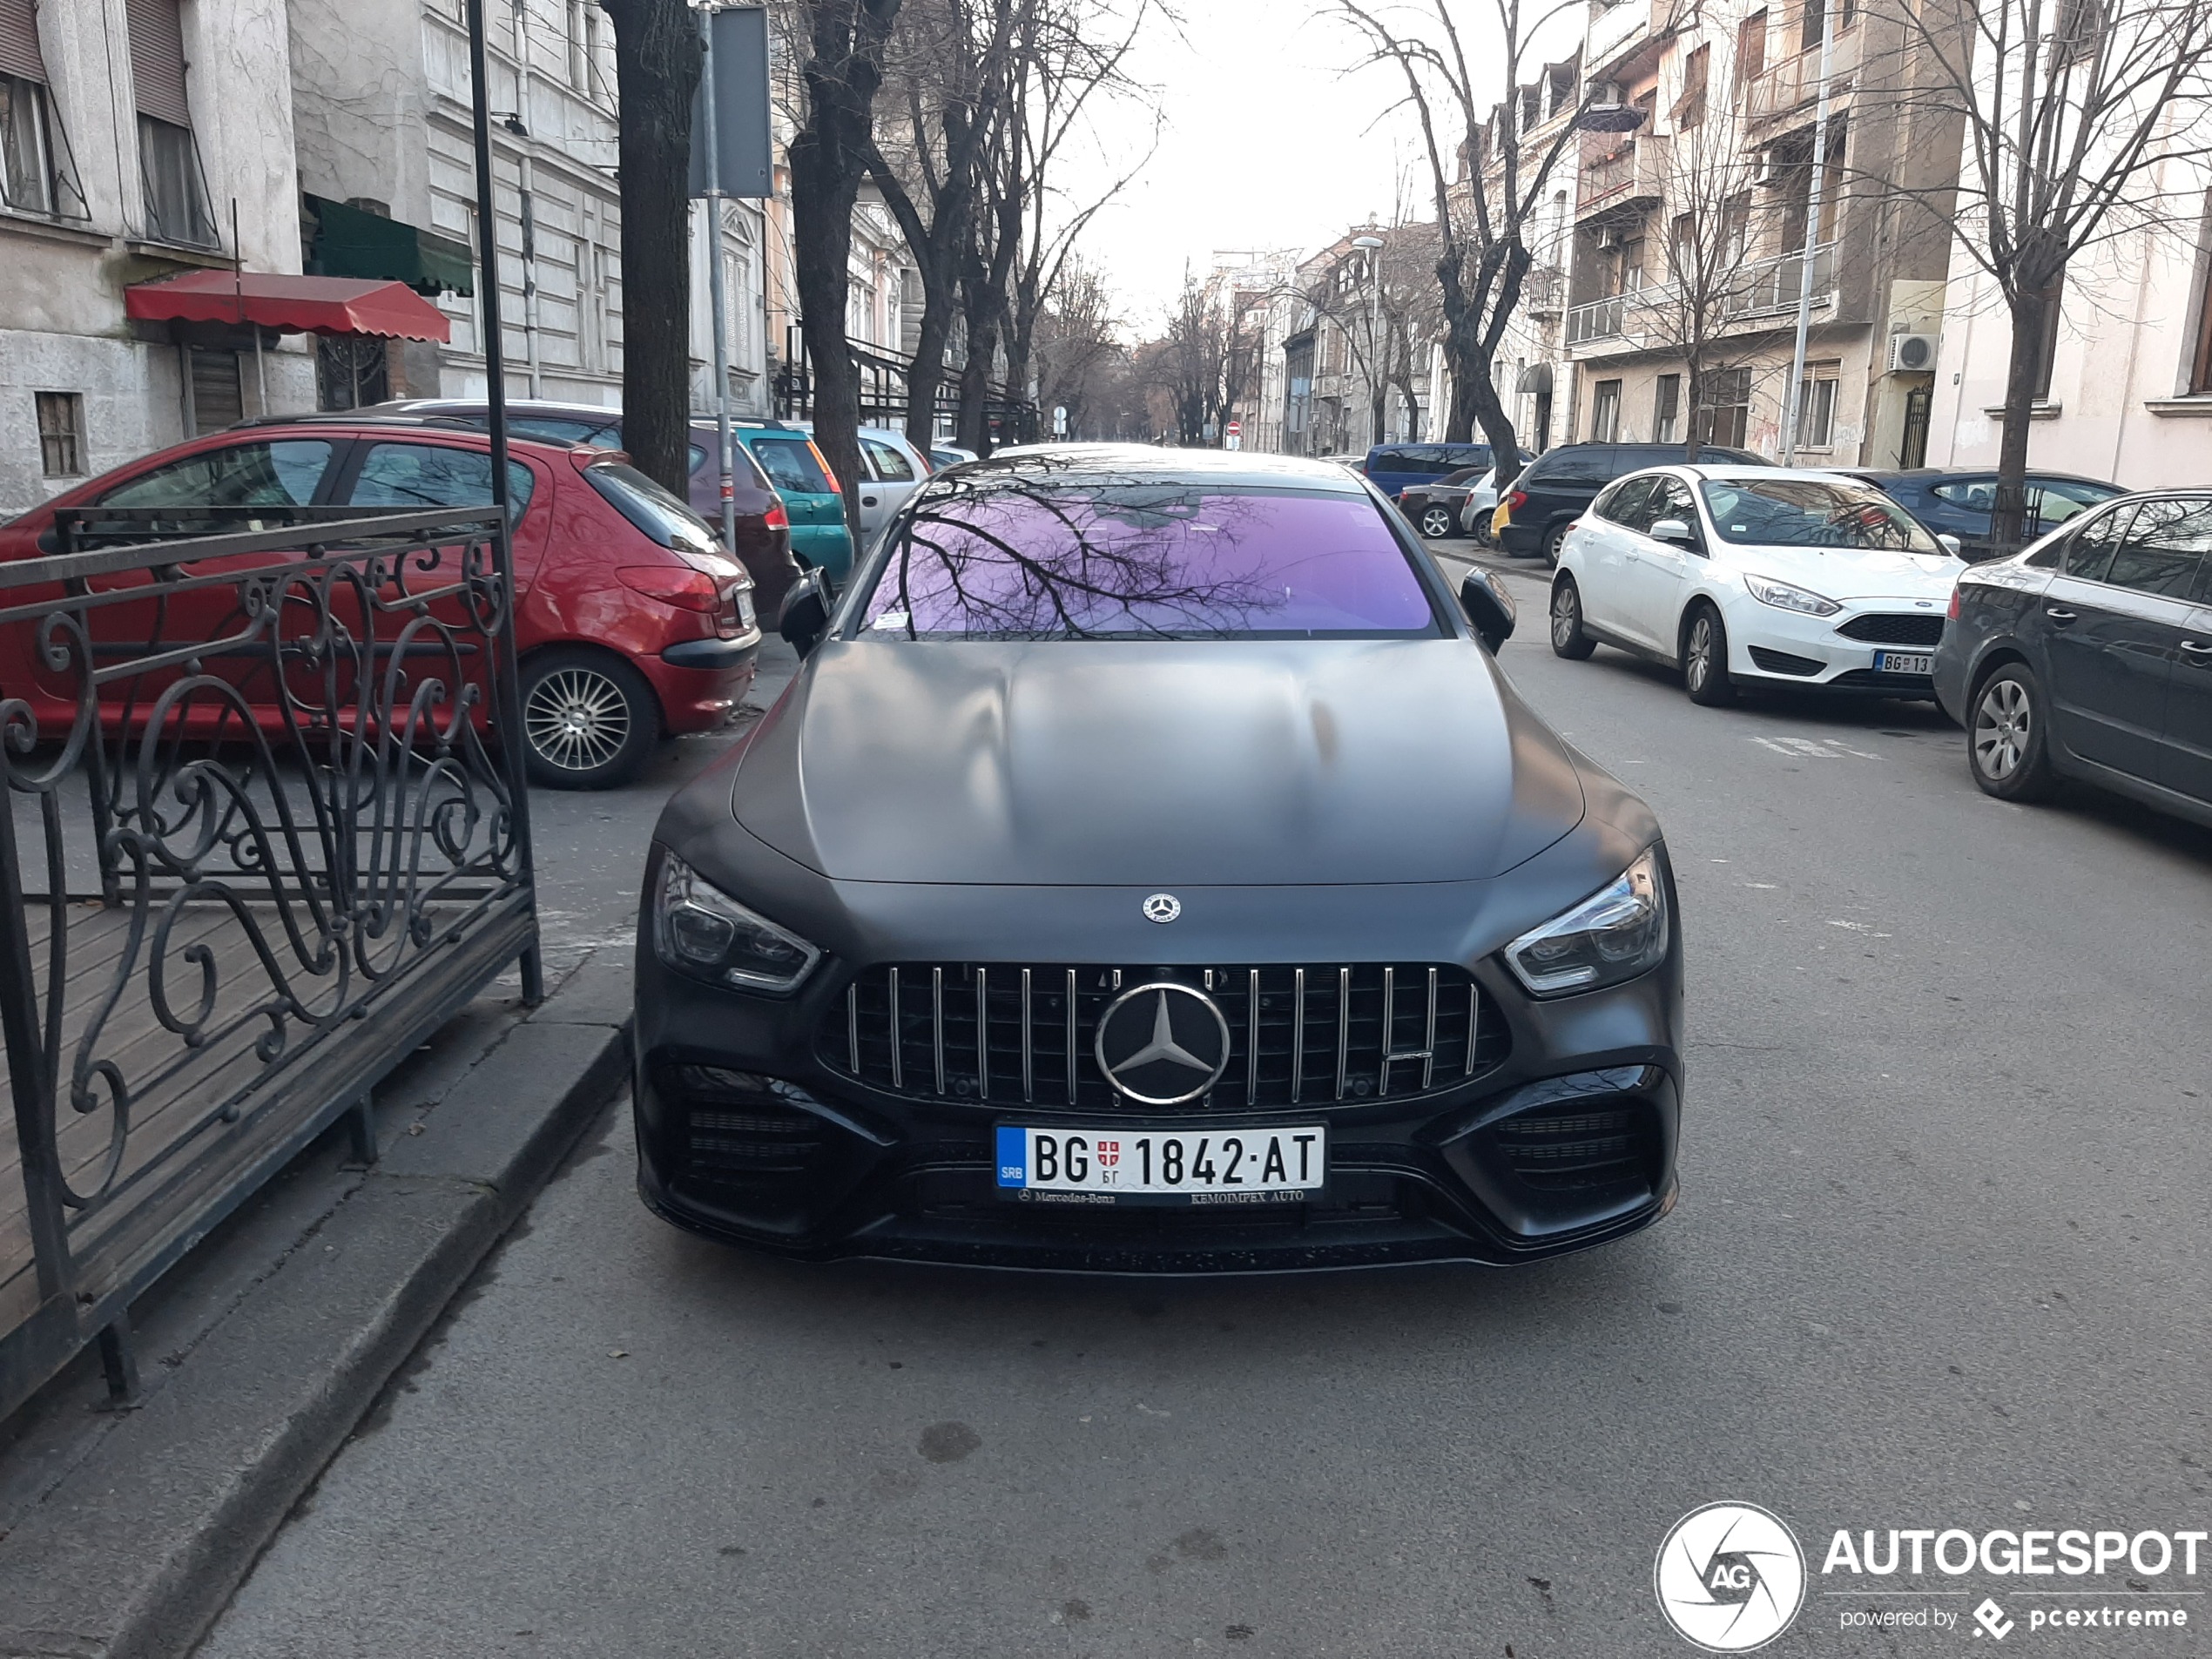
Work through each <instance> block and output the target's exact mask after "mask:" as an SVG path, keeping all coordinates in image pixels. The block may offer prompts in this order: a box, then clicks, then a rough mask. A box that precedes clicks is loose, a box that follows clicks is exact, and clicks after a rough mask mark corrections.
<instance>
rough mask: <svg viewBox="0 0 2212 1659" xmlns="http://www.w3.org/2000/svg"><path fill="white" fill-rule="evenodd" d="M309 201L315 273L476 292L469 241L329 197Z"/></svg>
mask: <svg viewBox="0 0 2212 1659" xmlns="http://www.w3.org/2000/svg"><path fill="white" fill-rule="evenodd" d="M307 210H308V211H309V212H312V213H313V214H314V217H315V236H314V243H313V244H312V245H311V246H309V248H308V252H307V260H308V266H309V270H310V273H312V274H314V275H317V276H334V277H370V278H375V279H379V280H384V281H388V282H404V283H406V284H407V285H408V287H410V288H413V289H414V290H415V292H416V293H459V294H473V293H475V292H476V260H475V254H474V253H471V252H470V251H469V245H468V244H467V243H466V242H457V241H455V240H454V239H453V238H451V237H449V236H440V235H438V234H437V233H435V232H434V231H426V230H420V229H417V228H416V227H415V226H413V225H409V224H408V223H406V222H405V221H404V220H401V219H386V218H384V217H383V216H382V215H381V214H379V213H370V212H363V211H362V210H361V209H360V208H358V207H348V206H346V204H345V203H343V202H334V201H332V200H330V199H328V198H327V197H322V196H308V197H307Z"/></svg>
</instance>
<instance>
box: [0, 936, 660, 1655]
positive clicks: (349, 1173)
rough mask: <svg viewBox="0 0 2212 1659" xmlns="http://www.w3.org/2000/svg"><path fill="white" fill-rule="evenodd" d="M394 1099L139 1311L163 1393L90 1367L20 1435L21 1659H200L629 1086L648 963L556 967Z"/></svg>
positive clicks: (429, 1054) (48, 1397)
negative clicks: (541, 991)
mask: <svg viewBox="0 0 2212 1659" xmlns="http://www.w3.org/2000/svg"><path fill="white" fill-rule="evenodd" d="M553 955H554V958H555V960H554V961H553V962H551V963H550V964H549V978H551V977H553V976H554V975H556V974H557V976H558V978H557V984H556V986H555V988H553V990H552V992H551V994H550V995H549V996H548V997H547V999H546V1001H544V1002H543V1004H542V1005H541V1006H540V1007H538V1008H536V1009H534V1010H532V1009H525V1008H523V1007H522V1006H521V1005H520V1003H519V1001H516V996H515V991H514V989H513V988H510V987H509V986H506V985H502V987H501V988H499V990H498V991H497V992H496V994H495V995H489V996H486V997H484V998H481V999H479V1000H478V1001H477V1002H476V1003H475V1004H474V1005H472V1006H471V1007H470V1008H469V1009H468V1010H466V1011H465V1012H464V1013H463V1014H462V1015H461V1016H460V1017H459V1018H457V1019H456V1020H455V1021H454V1022H453V1023H451V1024H450V1025H448V1027H447V1028H445V1029H444V1030H443V1031H442V1032H441V1033H439V1035H438V1036H437V1037H436V1038H435V1039H434V1040H433V1041H432V1042H428V1043H427V1044H425V1045H424V1047H423V1049H421V1051H420V1052H419V1053H418V1054H417V1055H416V1056H415V1060H414V1061H412V1062H410V1063H409V1064H408V1065H407V1066H405V1067H403V1068H402V1069H401V1070H400V1071H399V1072H398V1073H395V1075H394V1076H392V1077H391V1078H389V1079H388V1080H387V1082H386V1083H385V1084H384V1085H383V1086H382V1087H381V1088H380V1089H378V1091H377V1096H376V1109H377V1127H378V1141H379V1151H380V1156H379V1159H378V1162H377V1163H375V1165H374V1166H373V1167H372V1168H369V1169H367V1170H363V1169H361V1168H358V1167H354V1168H350V1169H349V1168H347V1167H346V1166H345V1164H344V1163H342V1161H341V1160H342V1159H343V1157H344V1150H343V1149H344V1136H343V1135H342V1133H341V1132H340V1131H334V1132H333V1133H332V1134H331V1135H329V1136H326V1137H325V1138H324V1140H323V1141H322V1142H320V1143H318V1144H317V1145H316V1146H315V1147H314V1148H313V1149H311V1150H309V1151H308V1152H307V1154H305V1155H304V1156H303V1157H301V1158H300V1160H299V1161H298V1162H297V1163H295V1164H294V1165H293V1168H292V1169H291V1170H287V1172H286V1174H285V1175H284V1176H283V1177H280V1178H279V1179H278V1180H277V1181H275V1182H273V1183H272V1184H270V1186H269V1187H268V1188H267V1189H266V1190H265V1191H264V1192H263V1193H261V1194H260V1195H259V1196H258V1197H256V1198H255V1199H254V1200H253V1202H252V1203H251V1204H248V1205H247V1206H246V1208H245V1209H244V1210H243V1211H241V1212H240V1213H239V1215H238V1216H237V1217H233V1219H232V1221H231V1222H229V1223H227V1224H226V1225H225V1226H224V1227H223V1228H221V1229H219V1230H218V1231H217V1232H215V1233H214V1234H212V1235H211V1237H210V1238H209V1239H208V1240H207V1241H206V1243H204V1244H202V1245H201V1246H200V1247H199V1249H198V1250H196V1251H194V1252H193V1254H192V1257H191V1258H189V1259H188V1260H187V1261H186V1262H185V1264H183V1265H182V1266H180V1267H179V1269H178V1270H177V1271H175V1272H174V1273H172V1275H171V1276H170V1277H169V1278H167V1279H166V1280H165V1281H164V1282H163V1283H162V1284H161V1285H158V1286H157V1287H156V1289H155V1290H154V1291H153V1292H152V1293H151V1294H150V1295H149V1296H147V1297H145V1298H142V1300H141V1303H140V1305H139V1306H138V1308H137V1309H135V1310H134V1319H133V1323H134V1325H135V1326H136V1328H137V1332H138V1339H139V1345H140V1352H141V1353H142V1355H143V1356H144V1359H143V1363H142V1377H143V1393H142V1394H141V1396H140V1398H139V1399H138V1401H137V1402H136V1403H135V1404H134V1405H133V1406H132V1407H131V1408H130V1409H128V1410H125V1411H123V1412H119V1413H111V1412H105V1411H102V1410H99V1409H98V1407H99V1406H101V1404H102V1403H103V1401H104V1399H105V1389H104V1387H103V1386H101V1383H100V1380H99V1379H98V1373H97V1367H96V1366H93V1365H91V1363H90V1361H89V1359H88V1360H84V1361H80V1362H79V1364H78V1366H76V1367H75V1368H73V1369H72V1370H71V1372H65V1373H64V1375H63V1376H62V1377H61V1378H60V1379H57V1381H56V1382H55V1383H54V1384H53V1385H51V1386H49V1388H48V1389H47V1390H46V1391H45V1393H44V1394H42V1395H41V1396H40V1397H39V1398H38V1399H35V1400H34V1401H33V1402H32V1403H31V1404H30V1406H26V1407H25V1408H24V1410H23V1411H22V1412H20V1413H17V1416H16V1417H15V1418H14V1419H13V1420H10V1422H8V1423H6V1424H4V1425H0V1655H4V1656H9V1659H16V1656H33V1655H36V1656H59V1655H67V1656H97V1659H126V1656H128V1659H138V1656H156V1655H172V1654H184V1653H188V1652H190V1651H191V1649H192V1646H193V1644H194V1643H195V1642H197V1641H198V1640H199V1636H200V1635H201V1633H202V1632H203V1631H204V1630H205V1629H206V1626H207V1624H208V1622H209V1621H211V1620H212V1618H213V1617H214V1615H216V1614H217V1613H219V1611H220V1610H221V1608H222V1607H223V1605H224V1603H225V1602H226V1600H227V1599H228V1597H229V1595H230V1594H231V1591H232V1590H233V1588H235V1587H236V1585H237V1583H238V1582H239V1580H240V1579H241V1578H242V1577H243V1576H244V1575H245V1574H246V1571H247V1569H248V1568H250V1567H251V1566H252V1564H253V1560H254V1558H255V1556H256V1555H257V1554H259V1552H260V1548H261V1547H262V1546H263V1545H264V1544H265V1543H266V1541H268V1539H269V1537H270V1536H271V1535H272V1534H273V1533H274V1532H275V1530H276V1528H277V1527H278V1526H279V1525H280V1523H281V1521H283V1519H284V1517H285V1515H286V1514H287V1512H288V1511H289V1510H290V1509H291V1507H292V1506H293V1503H294V1502H296V1501H298V1499H299V1497H300V1494H302V1493H303V1492H304V1491H306V1489H307V1487H308V1486H309V1484H310V1483H311V1482H312V1481H313V1480H314V1478H315V1477H316V1475H317V1474H319V1473H320V1470H321V1469H322V1467H323V1466H324V1464H325V1463H327V1461H328V1460H329V1459H330V1457H331V1456H332V1455H333V1454H334V1453H335V1452H336V1451H337V1449H338V1447H340V1446H341V1444H342V1443H343V1442H344V1440H345V1439H346V1438H347V1435H348V1434H349V1433H352V1432H353V1430H354V1426H355V1425H356V1424H357V1423H358V1422H359V1420H360V1419H361V1415H362V1413H364V1412H365V1411H367V1410H368V1407H369V1406H370V1405H371V1403H372V1402H373V1401H374V1399H375V1398H376V1395H377V1393H378V1391H379V1390H380V1389H381V1388H382V1387H383V1386H384V1385H385V1384H386V1382H387V1381H388V1379H390V1378H391V1376H392V1375H393V1373H394V1372H395V1371H396V1370H397V1369H398V1368H399V1366H401V1364H402V1363H403V1362H404V1361H405V1360H406V1359H407V1358H408V1355H409V1353H410V1352H413V1350H414V1348H415V1345H416V1344H417V1343H418V1342H419V1341H420V1340H421V1338H422V1337H423V1335H424V1334H425V1333H426V1332H428V1330H429V1329H430V1327H431V1325H432V1324H433V1323H434V1322H435V1320H436V1318H438V1316H439V1315H440V1314H441V1313H442V1312H443V1311H444V1309H445V1308H446V1306H447V1305H448V1303H449V1302H450V1301H451V1300H452V1298H453V1297H454V1296H455V1293H456V1292H458V1291H460V1290H461V1289H462V1286H463V1285H464V1284H465V1283H466V1282H467V1280H468V1278H469V1275H470V1274H471V1273H472V1272H473V1271H475V1267H476V1266H477V1264H479V1263H480V1262H481V1261H482V1259H483V1258H484V1257H485V1255H486V1254H487V1253H488V1252H489V1251H490V1250H491V1249H492V1247H493V1246H494V1245H495V1244H496V1243H497V1242H498V1240H499V1238H501V1236H502V1234H503V1233H504V1232H505V1231H507V1229H508V1228H509V1226H510V1225H512V1224H513V1223H514V1222H515V1220H516V1218H517V1217H519V1216H520V1215H521V1214H522V1212H523V1210H524V1209H525V1208H526V1207H527V1206H528V1204H529V1201H530V1199H531V1198H532V1197H534V1196H535V1195H536V1192H537V1191H538V1190H539V1189H540V1188H542V1187H543V1184H545V1182H546V1181H547V1180H548V1179H550V1177H551V1176H552V1175H553V1173H554V1171H555V1170H556V1169H557V1168H558V1166H559V1165H560V1163H561V1162H562V1160H563V1157H565V1156H566V1155H567V1153H568V1152H569V1150H570V1148H571V1147H572V1146H573V1145H574V1144H575V1143H576V1141H577V1137H578V1136H580V1135H581V1134H582V1133H583V1130H585V1129H586V1128H587V1127H588V1126H589V1125H590V1124H591V1123H594V1122H595V1121H597V1119H598V1118H599V1116H600V1114H601V1112H602V1111H603V1110H604V1108H605V1107H606V1106H607V1104H608V1103H609V1102H610V1101H611V1100H612V1099H613V1098H614V1097H615V1096H617V1093H618V1092H619V1091H620V1089H621V1088H622V1086H623V1083H624V1077H625V1074H626V1071H627V1066H628V1030H627V1026H628V1021H629V1017H630V1000H631V962H630V952H629V949H628V948H627V947H626V946H617V945H611V944H610V945H604V946H600V947H598V948H592V949H590V950H588V951H585V952H583V954H580V955H579V954H577V953H576V952H574V951H573V950H571V951H568V952H557V951H556V952H555V953H553Z"/></svg>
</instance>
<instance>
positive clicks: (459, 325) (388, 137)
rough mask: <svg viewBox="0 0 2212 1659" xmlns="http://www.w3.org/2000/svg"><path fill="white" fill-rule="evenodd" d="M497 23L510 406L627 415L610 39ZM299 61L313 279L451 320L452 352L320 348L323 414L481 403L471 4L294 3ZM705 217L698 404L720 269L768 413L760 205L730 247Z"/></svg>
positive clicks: (535, 2) (297, 111)
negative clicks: (412, 297)
mask: <svg viewBox="0 0 2212 1659" xmlns="http://www.w3.org/2000/svg"><path fill="white" fill-rule="evenodd" d="M188 3H192V4H206V3H209V0H188ZM485 22H486V35H487V38H486V43H485V44H486V67H487V71H488V76H489V86H488V98H489V104H490V106H491V114H492V122H491V144H492V180H493V193H494V197H495V199H496V211H497V217H498V220H499V222H498V226H497V227H496V229H497V236H498V246H499V252H500V283H501V290H502V292H501V296H500V320H501V324H502V333H503V340H502V345H503V347H504V350H505V355H506V368H507V389H508V392H509V395H511V396H529V397H547V398H563V399H570V400H574V401H583V402H590V403H603V404H609V405H612V404H616V403H618V402H619V401H621V388H622V323H623V306H624V284H623V278H622V261H621V243H622V206H621V194H620V190H619V187H618V185H617V178H616V158H617V117H616V88H615V63H614V40H613V30H612V26H611V24H610V23H609V22H608V19H607V16H606V13H605V12H604V10H601V9H600V7H599V6H598V5H597V3H596V0H492V3H489V4H488V5H487V6H486V8H485ZM291 59H292V71H293V111H294V121H295V125H296V129H297V132H298V150H299V173H300V189H301V191H302V192H303V195H302V197H301V234H302V236H303V238H304V240H305V244H306V253H307V260H308V261H309V265H310V267H311V268H314V269H327V268H331V266H333V264H334V263H335V264H342V265H343V266H344V268H345V270H346V271H347V273H349V274H359V275H385V276H391V277H395V278H397V279H399V280H405V281H408V282H409V283H410V284H411V285H412V286H415V287H418V288H419V289H421V291H423V292H425V293H430V294H433V295H435V303H436V304H437V306H438V307H439V308H440V309H441V310H442V312H443V313H444V314H445V315H446V317H447V319H448V321H449V323H450V326H451V337H450V339H449V340H448V341H444V342H442V343H434V342H401V341H395V342H392V343H391V345H390V346H389V347H381V346H379V345H377V344H374V343H367V342H364V343H361V344H360V345H358V346H356V347H349V346H348V345H347V343H345V342H329V343H326V344H325V345H324V346H323V347H322V348H321V374H320V387H319V393H320V401H321V403H322V405H323V407H326V408H347V407H350V406H352V405H354V404H359V403H373V402H376V401H379V400H381V399H382V398H384V397H400V396H435V395H455V396H469V395H482V392H483V390H484V388H485V374H484V352H483V337H482V307H481V305H480V303H479V300H478V299H477V297H476V295H475V280H474V276H473V271H472V268H471V267H472V264H473V260H474V258H475V253H474V250H475V247H476V246H477V238H478V236H479V235H480V234H481V231H480V227H479V226H477V224H476V179H475V146H474V142H473V138H472V136H471V128H470V119H471V117H470V107H471V98H470V84H469V37H468V31H467V27H466V23H465V12H464V10H463V8H462V0H392V3H387V4H382V5H376V6H369V7H362V6H360V5H357V4H348V3H345V0H292V3H291ZM692 214H693V231H692V237H691V266H692V269H691V338H692V341H693V347H692V352H691V357H692V403H693V407H694V408H698V409H702V410H704V409H706V408H710V407H711V405H712V401H713V387H712V370H711V361H712V345H713V335H712V331H711V321H710V315H711V314H710V311H709V307H708V294H707V290H708V278H709V275H710V273H711V265H710V260H711V259H712V258H714V257H719V258H721V259H722V260H724V261H725V275H726V277H727V280H728V282H729V291H730V293H731V296H732V304H731V307H730V312H731V316H730V319H729V327H730V331H731V338H730V347H731V353H730V358H731V385H732V393H733V395H734V396H735V399H736V401H737V404H738V408H740V409H744V410H746V411H749V412H753V413H765V412H766V408H767V401H768V391H767V368H766V361H765V357H766V347H767V338H766V327H765V316H764V314H763V308H762V295H763V282H764V280H765V259H764V248H765V240H766V237H765V215H764V212H763V211H762V208H761V206H760V205H759V204H758V203H754V202H747V201H733V202H730V203H727V204H725V206H724V207H723V208H722V210H721V212H720V213H719V215H718V217H719V219H720V220H721V224H720V226H719V229H720V234H719V236H718V237H717V236H716V235H715V234H714V227H713V219H712V218H711V216H710V214H709V212H708V209H707V206H706V205H705V204H704V203H694V204H693V208H692ZM364 216H367V219H368V221H369V222H370V225H371V226H373V225H374V223H375V222H376V221H381V224H382V226H383V231H382V233H381V237H380V236H379V235H378V234H376V233H374V230H370V231H369V232H368V233H367V234H364V231H365V226H364ZM364 248H367V249H368V252H364V251H363V250H364ZM349 351H350V352H351V355H350V356H349V354H348V353H349Z"/></svg>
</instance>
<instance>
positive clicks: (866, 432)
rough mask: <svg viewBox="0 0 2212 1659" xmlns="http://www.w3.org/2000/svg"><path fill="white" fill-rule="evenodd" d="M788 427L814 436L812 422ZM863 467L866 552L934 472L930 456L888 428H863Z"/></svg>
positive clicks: (862, 525) (862, 523) (862, 538)
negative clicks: (864, 470) (893, 516)
mask: <svg viewBox="0 0 2212 1659" xmlns="http://www.w3.org/2000/svg"><path fill="white" fill-rule="evenodd" d="M786 425H789V426H795V427H797V428H799V430H800V431H801V432H804V433H806V434H807V435H809V436H810V437H811V436H812V435H813V431H814V423H813V421H787V422H786ZM860 465H861V466H862V467H863V468H864V469H866V471H867V476H866V477H865V478H863V479H862V480H861V481H860V543H861V547H862V550H863V551H865V550H867V547H868V546H870V545H872V544H873V543H874V541H875V538H876V536H877V535H878V534H879V533H880V531H881V530H882V529H883V527H884V526H885V525H886V524H887V523H890V521H891V515H892V514H894V513H895V512H897V511H898V510H899V509H900V508H901V507H903V506H905V505H906V504H907V496H911V495H913V494H914V491H915V490H917V489H921V486H922V484H923V483H924V482H925V481H927V478H928V476H929V475H930V473H931V472H932V471H934V468H932V467H931V465H930V464H929V461H928V458H927V456H925V455H923V454H922V453H921V451H920V450H919V449H916V448H914V445H912V444H911V443H908V442H907V435H906V434H905V433H903V432H894V430H892V428H889V427H887V426H864V427H862V428H860Z"/></svg>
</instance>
